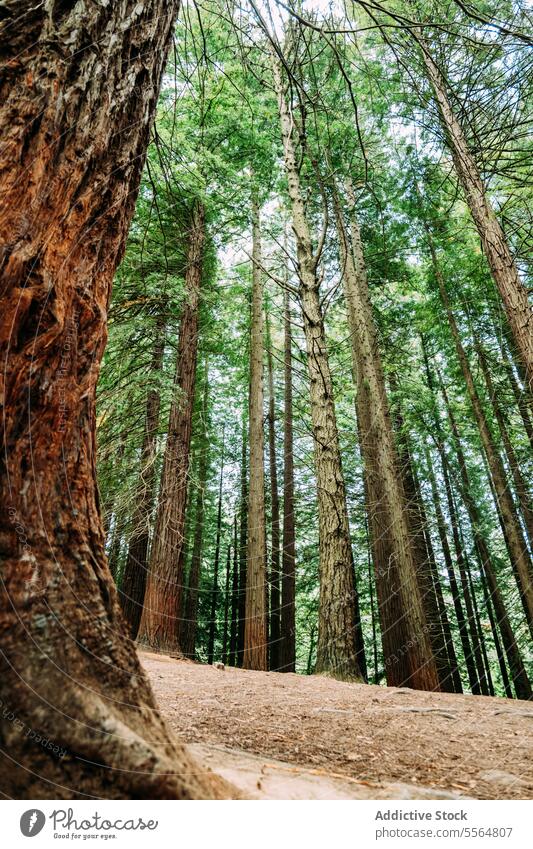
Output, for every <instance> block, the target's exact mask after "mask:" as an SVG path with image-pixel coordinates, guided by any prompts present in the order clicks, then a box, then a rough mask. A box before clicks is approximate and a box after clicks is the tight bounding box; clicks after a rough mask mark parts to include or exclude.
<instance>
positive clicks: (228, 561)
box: [222, 543, 231, 663]
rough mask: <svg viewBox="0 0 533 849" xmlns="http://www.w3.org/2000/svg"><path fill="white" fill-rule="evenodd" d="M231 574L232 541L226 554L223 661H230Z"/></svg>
mask: <svg viewBox="0 0 533 849" xmlns="http://www.w3.org/2000/svg"><path fill="white" fill-rule="evenodd" d="M230 575H231V543H230V544H229V545H228V553H227V556H226V583H225V588H224V632H223V634H222V663H228V624H229V600H230V589H229V585H230Z"/></svg>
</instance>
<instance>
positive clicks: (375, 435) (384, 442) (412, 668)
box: [333, 186, 440, 690]
mask: <svg viewBox="0 0 533 849" xmlns="http://www.w3.org/2000/svg"><path fill="white" fill-rule="evenodd" d="M347 190H348V194H349V195H350V194H351V192H350V187H349V186H348V187H347ZM333 199H334V206H335V215H336V222H337V233H338V236H339V249H340V260H341V268H342V269H343V272H344V273H343V282H344V292H345V300H346V306H347V312H348V324H349V329H350V336H351V341H352V356H353V364H354V372H355V379H356V386H357V396H356V403H357V418H358V425H359V432H360V446H361V454H362V457H363V460H364V464H365V475H366V482H367V487H366V494H367V496H368V497H369V503H368V508H369V520H370V525H371V539H372V544H373V552H374V557H373V559H374V565H375V568H376V587H377V592H378V604H379V608H380V616H381V622H382V628H381V632H382V642H383V654H384V660H385V668H386V672H387V683H388V684H390V685H393V686H402V685H403V686H410V687H413V688H415V689H421V690H439V689H440V681H439V672H438V669H437V663H436V660H435V656H434V654H433V649H432V643H431V636H430V633H429V632H430V630H431V629H430V628H428V621H427V616H426V610H425V609H424V602H423V591H421V587H420V585H419V580H420V575H419V574H417V562H416V552H415V550H414V542H413V537H412V533H411V528H410V525H409V511H408V506H407V501H406V496H405V491H404V487H403V482H402V478H401V471H400V463H399V458H398V454H397V449H396V445H395V442H394V434H393V429H392V422H391V418H390V412H389V407H388V401H387V397H386V392H385V380H384V376H383V369H382V365H381V356H380V352H379V346H378V343H377V336H376V331H375V325H374V319H373V316H372V306H371V303H370V297H369V293H368V283H367V277H366V269H365V262H364V256H363V249H362V242H361V237H360V233H359V228H358V224H357V221H356V218H355V215H354V214H353V204H354V200H353V198H351V197H350V205H351V207H352V210H351V211H352V215H351V236H352V245H351V250H350V246H349V243H348V234H347V232H346V226H345V223H344V217H343V212H342V209H341V206H340V201H339V198H338V195H337V191H336V189H335V188H334V189H333Z"/></svg>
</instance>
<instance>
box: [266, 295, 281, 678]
mask: <svg viewBox="0 0 533 849" xmlns="http://www.w3.org/2000/svg"><path fill="white" fill-rule="evenodd" d="M266 349H267V369H268V458H269V469H270V509H271V537H270V632H269V646H270V657H269V668H270V669H273V670H277V669H279V665H280V641H281V593H280V589H281V588H280V516H279V492H278V461H277V456H276V399H275V395H274V366H273V357H272V337H271V335H270V321H269V318H268V307H267V311H266Z"/></svg>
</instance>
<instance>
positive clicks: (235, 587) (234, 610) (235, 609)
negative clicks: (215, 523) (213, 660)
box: [228, 516, 239, 666]
mask: <svg viewBox="0 0 533 849" xmlns="http://www.w3.org/2000/svg"><path fill="white" fill-rule="evenodd" d="M238 618H239V537H238V534H237V516H235V518H234V520H233V578H232V584H231V627H230V638H229V658H228V664H229V665H230V666H236V664H237V630H238Z"/></svg>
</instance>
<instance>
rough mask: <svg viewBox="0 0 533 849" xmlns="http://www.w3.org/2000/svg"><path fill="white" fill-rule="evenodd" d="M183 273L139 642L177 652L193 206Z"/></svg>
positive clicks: (189, 404) (194, 285) (199, 251)
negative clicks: (171, 392)
mask: <svg viewBox="0 0 533 849" xmlns="http://www.w3.org/2000/svg"><path fill="white" fill-rule="evenodd" d="M188 239H189V241H188V246H187V266H186V269H185V292H186V301H185V303H184V305H183V312H182V315H181V320H180V332H179V341H178V352H177V361H176V373H175V377H174V388H175V391H176V394H177V397H175V398H174V400H173V402H172V406H171V409H170V418H169V423H168V436H167V444H166V447H165V456H164V460H163V471H162V474H161V486H160V490H159V501H158V505H157V517H156V521H155V529H154V539H153V543H152V551H151V556H150V571H149V573H148V576H147V581H146V592H145V598H144V608H143V612H142V617H141V623H140V626H139V635H138V640H139V642H140V643H144V644H146V645H148V646H150V647H151V648H156V649H158V650H160V651H166V652H169V651H174V652H176V651H180V647H179V641H178V630H179V617H180V613H181V601H182V586H183V577H184V555H185V551H184V536H185V535H184V529H185V515H186V510H187V489H188V483H189V462H190V447H191V433H192V417H193V409H194V389H195V380H196V363H197V353H198V315H199V305H200V288H201V283H202V264H203V262H202V261H203V252H204V243H205V210H204V207H203V205H202V204H201V203H200V202H199V201H195V202H194V205H193V209H192V214H191V222H190V227H189V236H188Z"/></svg>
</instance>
